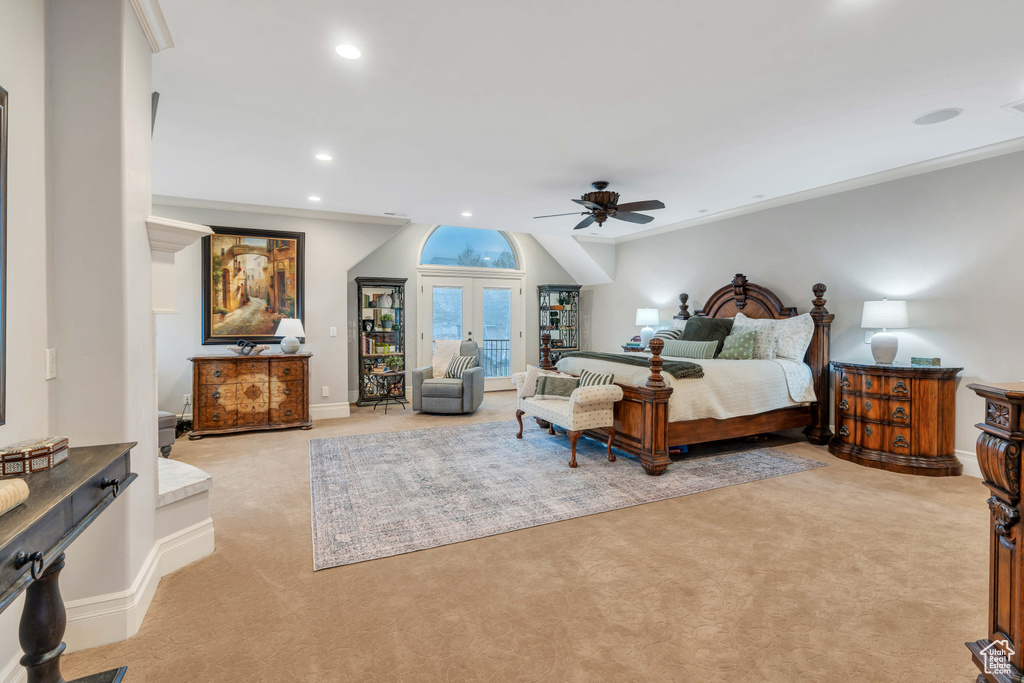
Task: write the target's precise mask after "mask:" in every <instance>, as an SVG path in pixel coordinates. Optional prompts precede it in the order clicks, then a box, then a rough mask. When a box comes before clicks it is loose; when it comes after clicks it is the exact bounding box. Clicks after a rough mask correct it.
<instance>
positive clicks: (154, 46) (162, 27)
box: [131, 0, 174, 54]
mask: <svg viewBox="0 0 1024 683" xmlns="http://www.w3.org/2000/svg"><path fill="white" fill-rule="evenodd" d="M131 3H132V9H133V10H135V16H136V17H138V19H139V24H141V25H142V32H143V33H145V34H146V40H148V41H149V49H151V50H152V51H153V54H156V53H157V52H160V50H166V49H167V48H171V47H174V40H172V39H171V30H170V29H169V28H168V27H167V21H166V20H165V19H164V13H163V11H162V10H161V9H160V0H131Z"/></svg>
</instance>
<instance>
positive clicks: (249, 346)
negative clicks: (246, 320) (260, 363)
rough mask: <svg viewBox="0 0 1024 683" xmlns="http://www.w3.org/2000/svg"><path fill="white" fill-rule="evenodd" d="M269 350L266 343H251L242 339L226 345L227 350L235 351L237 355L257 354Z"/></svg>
mask: <svg viewBox="0 0 1024 683" xmlns="http://www.w3.org/2000/svg"><path fill="white" fill-rule="evenodd" d="M269 350H270V346H269V345H267V344H253V343H252V342H248V341H245V340H244V339H239V340H238V343H237V344H235V345H234V346H229V347H228V351H231V352H232V353H237V354H238V355H239V356H258V355H260V354H261V353H263V352H264V351H269Z"/></svg>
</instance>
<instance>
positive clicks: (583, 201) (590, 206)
mask: <svg viewBox="0 0 1024 683" xmlns="http://www.w3.org/2000/svg"><path fill="white" fill-rule="evenodd" d="M573 201H574V202H576V203H577V204H579V205H580V206H585V207H587V208H588V209H590V210H591V211H603V210H604V207H603V206H601V205H600V204H595V203H594V202H588V201H587V200H586V199H574V200H573Z"/></svg>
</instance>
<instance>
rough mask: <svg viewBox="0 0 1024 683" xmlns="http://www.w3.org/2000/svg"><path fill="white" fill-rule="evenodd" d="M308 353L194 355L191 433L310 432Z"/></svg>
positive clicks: (197, 437)
mask: <svg viewBox="0 0 1024 683" xmlns="http://www.w3.org/2000/svg"><path fill="white" fill-rule="evenodd" d="M310 357H311V354H308V353H292V354H274V355H260V356H195V357H194V358H189V360H190V361H192V401H193V405H194V407H193V409H192V427H193V430H192V433H191V434H189V437H188V438H190V439H200V438H202V437H203V436H204V435H206V434H229V433H231V432H243V431H249V430H254V429H285V428H288V427H302V428H303V429H311V428H312V426H313V423H312V421H311V420H310V419H309V359H310Z"/></svg>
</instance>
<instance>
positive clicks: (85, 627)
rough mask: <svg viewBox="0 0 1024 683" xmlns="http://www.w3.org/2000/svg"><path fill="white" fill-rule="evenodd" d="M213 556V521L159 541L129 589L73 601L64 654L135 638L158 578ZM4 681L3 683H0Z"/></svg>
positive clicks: (65, 636)
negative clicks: (211, 554) (210, 555)
mask: <svg viewBox="0 0 1024 683" xmlns="http://www.w3.org/2000/svg"><path fill="white" fill-rule="evenodd" d="M212 552H213V520H212V519H206V520H203V521H202V522H199V523H198V524H194V525H193V526H191V527H188V528H187V529H182V530H181V531H178V532H175V533H173V534H171V535H170V536H166V537H164V538H161V539H160V540H159V541H157V542H156V543H155V544H153V549H152V550H151V551H150V553H149V555H148V556H147V557H146V561H145V563H143V565H142V571H140V572H139V575H138V576H137V577H136V579H135V583H133V584H132V586H131V588H129V589H128V590H125V591H120V592H117V593H108V594H106V595H98V596H95V597H91V598H84V599H82V600H72V601H70V602H68V603H67V604H66V605H65V607H66V608H67V613H68V626H67V631H65V633H64V642H65V643H67V646H68V649H67V652H75V651H77V650H84V649H86V648H90V647H99V646H101V645H108V644H110V643H116V642H117V641H119V640H124V639H126V638H130V637H132V636H133V635H135V634H136V633H137V632H138V630H139V627H140V626H141V625H142V620H143V618H144V617H145V616H146V610H148V609H149V603H150V602H151V601H152V600H153V594H154V593H156V587H157V585H159V583H160V578H161V577H162V576H166V575H167V574H170V573H171V572H173V571H174V570H176V569H180V568H181V567H184V566H185V565H187V564H189V563H191V562H194V561H195V560H198V559H200V558H202V557H206V556H207V555H209V554H210V553H212ZM0 681H4V683H6V682H5V680H4V679H0Z"/></svg>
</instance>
